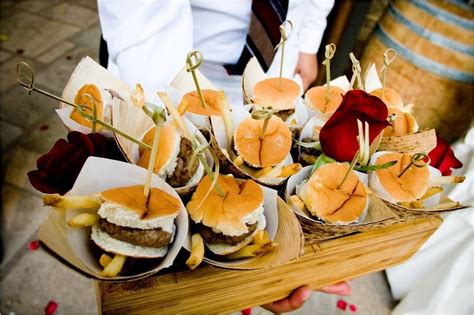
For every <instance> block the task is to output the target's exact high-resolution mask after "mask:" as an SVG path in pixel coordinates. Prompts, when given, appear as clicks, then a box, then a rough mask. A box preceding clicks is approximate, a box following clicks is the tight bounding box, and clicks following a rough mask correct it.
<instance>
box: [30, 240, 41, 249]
mask: <svg viewBox="0 0 474 315" xmlns="http://www.w3.org/2000/svg"><path fill="white" fill-rule="evenodd" d="M39 247H40V244H39V241H31V242H30V243H29V244H28V249H29V250H30V251H34V250H37V249H38V248H39Z"/></svg>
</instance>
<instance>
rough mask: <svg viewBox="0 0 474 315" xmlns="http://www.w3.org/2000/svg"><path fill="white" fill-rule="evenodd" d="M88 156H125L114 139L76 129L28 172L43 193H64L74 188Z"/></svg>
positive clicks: (31, 181) (33, 183)
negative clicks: (33, 169)
mask: <svg viewBox="0 0 474 315" xmlns="http://www.w3.org/2000/svg"><path fill="white" fill-rule="evenodd" d="M89 156H97V157H105V158H113V159H119V160H123V157H122V156H121V154H120V151H119V149H118V148H117V146H116V144H115V142H114V141H112V140H108V139H107V138H105V137H104V136H103V135H101V134H98V133H91V134H87V135H86V134H83V133H80V132H77V131H73V132H70V133H69V134H68V136H67V141H66V140H65V139H59V140H58V141H56V143H55V144H54V146H53V148H52V149H51V150H50V151H49V152H48V153H47V154H45V155H43V156H41V157H40V158H39V159H38V160H37V161H36V166H37V168H38V169H37V170H35V171H30V172H28V178H29V180H30V183H31V185H33V187H34V188H36V189H37V190H39V191H41V192H42V193H47V194H53V193H59V194H61V195H63V194H65V193H66V192H68V191H69V190H70V189H71V188H72V186H73V185H74V182H75V181H76V178H77V176H78V175H79V172H80V171H81V169H82V166H83V165H84V163H85V162H86V160H87V158H88V157H89Z"/></svg>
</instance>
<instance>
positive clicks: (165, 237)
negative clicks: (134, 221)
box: [99, 219, 171, 248]
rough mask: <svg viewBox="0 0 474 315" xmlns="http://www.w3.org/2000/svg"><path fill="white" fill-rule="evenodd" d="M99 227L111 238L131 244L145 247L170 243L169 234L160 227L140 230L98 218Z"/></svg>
mask: <svg viewBox="0 0 474 315" xmlns="http://www.w3.org/2000/svg"><path fill="white" fill-rule="evenodd" d="M99 228H100V229H101V230H102V231H103V232H106V233H108V234H109V235H110V236H112V237H113V238H115V239H117V240H120V241H123V242H127V243H130V244H133V245H138V246H146V247H156V248H158V247H163V246H166V245H168V244H169V243H171V234H170V233H168V232H165V231H163V230H162V229H161V228H156V229H149V230H142V229H136V228H129V227H123V226H118V225H115V224H113V223H110V222H107V221H106V220H105V219H100V221H99Z"/></svg>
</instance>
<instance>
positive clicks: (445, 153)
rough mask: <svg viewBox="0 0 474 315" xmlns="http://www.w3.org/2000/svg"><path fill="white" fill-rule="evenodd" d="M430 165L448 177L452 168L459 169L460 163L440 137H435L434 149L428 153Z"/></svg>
mask: <svg viewBox="0 0 474 315" xmlns="http://www.w3.org/2000/svg"><path fill="white" fill-rule="evenodd" d="M428 156H429V157H430V160H431V162H430V165H431V166H433V167H436V168H437V169H439V171H440V172H441V174H442V175H443V176H449V175H451V173H452V169H453V168H461V167H462V162H461V161H459V160H458V159H457V158H456V156H455V155H454V151H453V149H452V148H451V147H450V145H449V144H448V143H447V142H446V141H445V140H444V139H443V138H441V137H438V136H436V147H435V148H434V149H433V150H431V152H430V153H428Z"/></svg>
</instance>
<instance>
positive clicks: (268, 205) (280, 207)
mask: <svg viewBox="0 0 474 315" xmlns="http://www.w3.org/2000/svg"><path fill="white" fill-rule="evenodd" d="M261 187H262V189H263V193H264V215H265V219H266V221H267V224H266V227H265V230H267V231H268V233H269V235H270V239H271V240H272V241H274V242H275V243H278V246H277V247H276V248H274V249H273V250H272V251H271V252H268V253H265V254H264V255H262V256H259V257H256V258H246V259H238V260H225V259H219V260H218V259H217V258H213V259H211V258H208V257H207V256H206V255H205V257H204V261H205V262H207V263H209V264H211V265H214V266H217V267H221V268H227V269H242V270H249V269H261V268H267V267H274V266H278V265H282V264H284V263H287V262H289V261H291V260H293V259H296V258H298V257H299V256H300V255H301V254H302V251H303V248H304V239H303V232H302V230H301V227H300V225H299V223H298V220H297V219H296V217H295V215H294V214H293V213H292V211H291V209H289V207H288V205H287V204H285V202H284V201H283V200H282V199H281V198H279V197H278V194H277V192H276V191H275V190H273V189H270V188H267V187H263V186H261ZM184 247H185V248H186V249H187V250H188V251H189V250H190V248H191V246H190V237H189V238H188V241H187V243H186V244H185V245H184ZM206 253H208V251H206Z"/></svg>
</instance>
